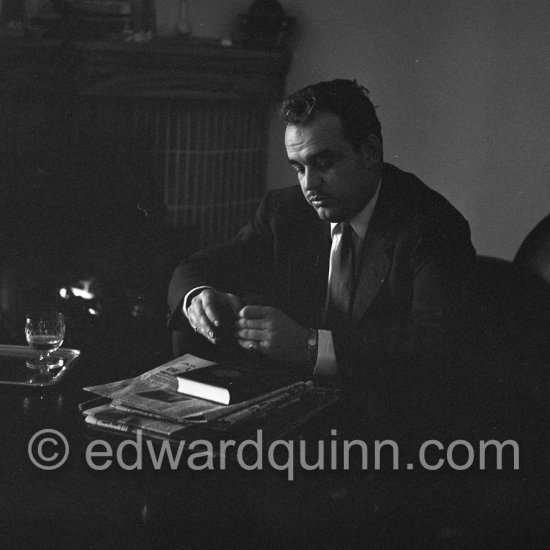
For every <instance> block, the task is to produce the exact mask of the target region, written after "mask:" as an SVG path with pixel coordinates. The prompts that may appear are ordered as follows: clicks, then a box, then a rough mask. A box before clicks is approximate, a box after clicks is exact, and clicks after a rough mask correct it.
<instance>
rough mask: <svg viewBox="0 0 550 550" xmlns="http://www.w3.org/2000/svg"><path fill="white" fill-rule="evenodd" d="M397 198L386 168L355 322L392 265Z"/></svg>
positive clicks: (364, 251) (366, 246)
mask: <svg viewBox="0 0 550 550" xmlns="http://www.w3.org/2000/svg"><path fill="white" fill-rule="evenodd" d="M396 195H397V194H396V193H395V189H394V185H393V182H392V177H391V173H389V170H388V169H387V165H384V172H383V174H382V183H381V188H380V193H379V196H378V202H377V203H376V206H375V208H374V212H373V215H372V219H371V222H370V224H369V228H368V230H367V234H366V235H365V239H364V241H363V244H362V246H361V260H360V265H359V269H358V274H357V279H356V280H357V283H356V289H355V298H354V301H353V308H352V314H351V317H352V321H353V322H354V323H359V322H360V320H361V318H362V317H363V316H364V315H365V313H366V311H367V309H368V308H369V306H370V305H371V304H372V301H373V300H374V298H375V296H376V295H377V293H378V291H379V290H380V287H381V286H382V284H383V283H384V281H385V278H386V276H387V273H388V271H389V268H390V266H391V259H390V258H391V248H393V246H394V241H395V235H396V230H397V225H398V215H397V208H398V205H399V197H398V196H396Z"/></svg>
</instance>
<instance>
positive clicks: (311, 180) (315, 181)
mask: <svg viewBox="0 0 550 550" xmlns="http://www.w3.org/2000/svg"><path fill="white" fill-rule="evenodd" d="M320 184H321V177H320V175H319V172H318V171H317V170H315V169H314V168H309V167H307V168H306V171H305V173H304V178H303V185H304V189H305V190H306V191H311V190H313V189H315V188H317V187H319V185H320Z"/></svg>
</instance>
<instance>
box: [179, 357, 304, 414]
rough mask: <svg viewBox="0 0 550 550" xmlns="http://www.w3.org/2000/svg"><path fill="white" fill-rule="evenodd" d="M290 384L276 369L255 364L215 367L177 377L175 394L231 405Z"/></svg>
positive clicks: (217, 365) (289, 379)
mask: <svg viewBox="0 0 550 550" xmlns="http://www.w3.org/2000/svg"><path fill="white" fill-rule="evenodd" d="M293 381H295V380H293V379H292V378H291V377H290V376H289V375H288V374H287V373H285V372H281V371H280V370H278V369H273V368H271V369H267V368H265V367H261V366H259V365H254V364H250V365H249V364H238V365H235V364H221V363H217V364H214V365H210V366H207V367H203V368H201V369H196V370H190V371H187V372H184V373H181V374H178V392H179V393H182V394H185V395H189V396H191V397H197V398H199V399H206V400H207V401H213V402H214V403H220V404H222V405H230V404H235V403H239V402H241V401H247V400H249V399H252V398H254V397H258V396H261V395H264V394H267V393H270V392H272V391H274V390H276V389H277V388H283V387H286V386H288V385H289V384H291V383H292V382H293Z"/></svg>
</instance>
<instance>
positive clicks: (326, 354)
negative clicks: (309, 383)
mask: <svg viewBox="0 0 550 550" xmlns="http://www.w3.org/2000/svg"><path fill="white" fill-rule="evenodd" d="M337 374H338V367H337V365H336V353H335V352H334V341H333V340H332V332H331V331H330V330H321V329H320V330H319V341H318V349H317V362H316V363H315V368H314V369H313V375H314V376H336V375H337Z"/></svg>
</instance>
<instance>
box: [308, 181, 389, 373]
mask: <svg viewBox="0 0 550 550" xmlns="http://www.w3.org/2000/svg"><path fill="white" fill-rule="evenodd" d="M379 193H380V182H378V187H377V188H376V193H374V196H373V197H372V199H371V200H370V201H369V202H368V203H367V204H366V206H365V207H364V208H363V210H361V211H360V212H359V213H358V214H356V215H355V216H354V217H353V218H352V219H351V220H349V224H350V225H351V228H352V229H353V231H354V232H355V235H356V236H357V237H359V238H358V239H354V241H355V242H356V247H357V250H356V254H355V257H356V258H358V259H359V252H360V250H361V246H362V244H363V240H364V239H365V235H366V234H367V229H368V228H369V223H370V220H371V218H372V213H373V212H374V207H375V206H376V202H377V201H378V194H379ZM330 231H331V237H332V245H331V247H330V262H329V270H328V287H327V288H330V279H331V276H332V261H333V256H334V253H335V251H336V250H337V248H338V246H339V245H340V240H341V237H342V232H341V231H340V227H339V225H338V224H337V223H331V224H330ZM327 294H328V293H327ZM328 299H329V298H328V295H327V302H326V304H325V311H326V307H327V306H328ZM337 372H338V369H337V365H336V354H335V352H334V341H333V340H332V332H331V331H330V330H319V342H318V350H317V362H316V364H315V369H314V371H313V373H314V374H315V375H319V376H334V375H336V374H337Z"/></svg>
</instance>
